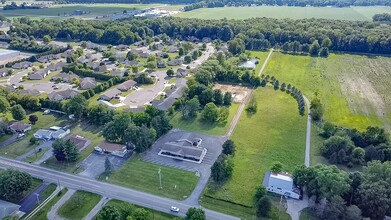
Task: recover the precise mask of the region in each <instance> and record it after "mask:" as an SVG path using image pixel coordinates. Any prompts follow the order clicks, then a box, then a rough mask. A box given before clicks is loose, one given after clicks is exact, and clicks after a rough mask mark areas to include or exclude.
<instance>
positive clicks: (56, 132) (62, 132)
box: [34, 126, 71, 141]
mask: <svg viewBox="0 0 391 220" xmlns="http://www.w3.org/2000/svg"><path fill="white" fill-rule="evenodd" d="M70 132H71V131H70V130H69V129H66V128H62V127H57V126H53V127H50V128H49V130H46V129H39V130H38V131H37V132H35V133H34V137H35V138H37V139H41V140H45V141H48V140H53V139H59V138H63V137H65V136H66V135H67V134H69V133H70Z"/></svg>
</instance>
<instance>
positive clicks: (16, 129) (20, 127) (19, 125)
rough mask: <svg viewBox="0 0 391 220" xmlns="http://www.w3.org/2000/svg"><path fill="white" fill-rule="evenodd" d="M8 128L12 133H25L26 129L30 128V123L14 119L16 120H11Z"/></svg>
mask: <svg viewBox="0 0 391 220" xmlns="http://www.w3.org/2000/svg"><path fill="white" fill-rule="evenodd" d="M8 128H9V129H10V130H11V131H12V132H13V133H25V132H26V131H29V130H31V124H26V123H24V122H22V121H16V122H11V123H10V124H9V126H8Z"/></svg>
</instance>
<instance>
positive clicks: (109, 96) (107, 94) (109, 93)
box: [99, 88, 121, 99]
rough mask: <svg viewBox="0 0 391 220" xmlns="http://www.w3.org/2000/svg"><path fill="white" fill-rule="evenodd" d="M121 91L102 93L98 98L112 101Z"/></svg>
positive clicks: (113, 90) (111, 90)
mask: <svg viewBox="0 0 391 220" xmlns="http://www.w3.org/2000/svg"><path fill="white" fill-rule="evenodd" d="M120 93H121V91H120V90H118V89H116V88H114V89H110V90H109V91H107V92H105V93H103V94H102V95H100V96H99V97H100V98H108V99H112V98H114V97H115V96H116V95H118V94H120Z"/></svg>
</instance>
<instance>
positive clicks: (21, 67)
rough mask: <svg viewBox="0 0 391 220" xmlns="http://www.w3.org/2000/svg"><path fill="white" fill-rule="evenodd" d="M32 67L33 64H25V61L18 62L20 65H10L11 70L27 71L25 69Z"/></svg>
mask: <svg viewBox="0 0 391 220" xmlns="http://www.w3.org/2000/svg"><path fill="white" fill-rule="evenodd" d="M32 66H33V63H31V62H27V61H23V62H20V63H15V64H14V65H12V68H14V69H27V68H29V67H32Z"/></svg>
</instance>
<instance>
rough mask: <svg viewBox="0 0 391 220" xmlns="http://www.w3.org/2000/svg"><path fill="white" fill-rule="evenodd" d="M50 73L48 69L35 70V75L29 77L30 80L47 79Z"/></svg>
mask: <svg viewBox="0 0 391 220" xmlns="http://www.w3.org/2000/svg"><path fill="white" fill-rule="evenodd" d="M49 73H50V70H49V69H43V70H37V71H36V72H35V73H33V74H31V75H30V76H29V79H30V80H41V79H44V78H45V77H47V76H48V75H49Z"/></svg>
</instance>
